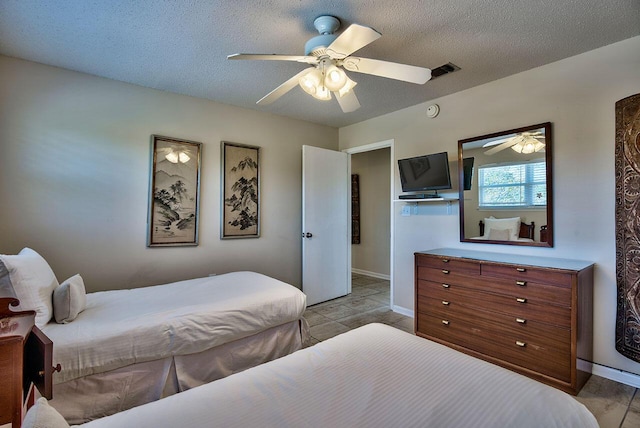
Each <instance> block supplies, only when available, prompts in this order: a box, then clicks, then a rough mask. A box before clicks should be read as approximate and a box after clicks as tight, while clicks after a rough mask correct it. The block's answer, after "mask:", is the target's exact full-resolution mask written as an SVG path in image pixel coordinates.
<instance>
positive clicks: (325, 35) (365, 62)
mask: <svg viewBox="0 0 640 428" xmlns="http://www.w3.org/2000/svg"><path fill="white" fill-rule="evenodd" d="M313 25H314V26H315V27H316V29H317V30H318V32H319V33H320V35H319V36H315V37H313V38H311V39H310V40H308V41H307V43H306V44H305V54H304V55H277V54H241V53H239V54H234V55H229V56H228V57H227V58H228V59H251V60H270V61H295V62H301V63H306V64H309V65H311V67H307V68H305V69H304V70H302V71H301V72H299V73H297V74H296V75H295V76H293V77H291V78H290V79H289V80H287V81H286V82H284V83H283V84H281V85H280V86H278V87H277V88H276V89H274V90H273V91H271V92H269V93H268V94H267V95H265V96H264V97H263V98H261V99H260V100H258V102H257V103H256V104H270V103H272V102H274V101H275V100H277V99H278V98H280V97H281V96H283V95H284V94H286V93H287V92H289V91H290V90H291V89H293V88H294V87H295V86H296V85H300V87H301V88H302V89H303V90H304V91H305V92H306V93H308V94H309V95H311V96H313V97H314V98H317V99H319V100H330V99H331V93H333V95H334V96H335V97H336V100H337V101H338V104H340V108H341V109H342V111H343V112H345V113H348V112H352V111H354V110H357V109H358V108H360V102H359V101H358V98H357V97H356V95H355V93H354V92H353V87H354V86H355V85H356V82H354V81H353V80H351V79H350V78H349V76H347V74H346V73H345V72H344V70H343V68H344V69H346V70H348V71H353V72H356V73H363V74H371V75H374V76H380V77H386V78H389V79H396V80H402V81H405V82H411V83H417V84H419V85H422V84H424V83H426V82H427V81H428V80H429V79H430V78H431V70H430V69H428V68H423V67H416V66H413V65H406V64H399V63H395V62H388V61H380V60H377V59H369V58H360V57H355V56H351V54H352V53H354V52H355V51H357V50H359V49H361V48H363V47H364V46H366V45H368V44H369V43H372V42H373V41H375V40H377V39H378V38H379V37H380V36H381V34H380V33H378V32H377V31H376V30H374V29H373V28H370V27H365V26H363V25H359V24H351V25H350V26H349V27H347V29H346V30H344V31H343V32H342V33H341V34H340V35H337V34H335V32H336V31H337V30H338V28H340V21H339V20H338V18H336V17H333V16H327V15H323V16H320V17H318V18H316V19H315V20H314V21H313Z"/></svg>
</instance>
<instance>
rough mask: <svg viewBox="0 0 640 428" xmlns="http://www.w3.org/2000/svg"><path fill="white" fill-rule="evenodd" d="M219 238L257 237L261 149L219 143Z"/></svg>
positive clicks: (230, 143) (258, 233) (258, 229)
mask: <svg viewBox="0 0 640 428" xmlns="http://www.w3.org/2000/svg"><path fill="white" fill-rule="evenodd" d="M220 150H221V155H220V159H221V163H222V167H221V174H222V177H221V180H220V182H221V187H222V189H221V192H220V194H221V199H222V200H221V203H220V209H221V215H220V219H221V220H220V239H238V238H259V237H260V147H258V146H249V145H246V144H238V143H232V142H228V141H222V142H221V144H220Z"/></svg>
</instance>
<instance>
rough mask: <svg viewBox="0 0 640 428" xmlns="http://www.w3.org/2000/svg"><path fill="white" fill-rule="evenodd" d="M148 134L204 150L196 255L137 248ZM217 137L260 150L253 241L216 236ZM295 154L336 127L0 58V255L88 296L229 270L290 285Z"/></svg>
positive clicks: (329, 144)
mask: <svg viewBox="0 0 640 428" xmlns="http://www.w3.org/2000/svg"><path fill="white" fill-rule="evenodd" d="M212 78H213V77H212ZM151 134H160V135H166V136H171V137H176V138H184V139H188V140H193V141H199V142H202V143H203V151H202V170H201V171H202V175H201V200H200V202H201V207H200V245H199V246H197V247H179V248H147V247H146V230H147V226H146V219H147V203H148V191H149V168H150V165H149V162H150V135H151ZM220 141H232V142H237V143H243V144H250V145H256V146H260V147H261V148H262V151H261V191H262V194H261V203H262V212H261V222H262V223H261V237H260V238H259V239H239V240H224V241H221V240H220V239H219V236H220V235H219V230H220V215H219V213H220ZM303 144H307V145H312V146H318V147H324V148H329V149H337V146H338V130H337V129H335V128H330V127H325V126H319V125H314V124H311V123H307V122H302V121H298V120H291V119H286V118H283V117H279V116H273V115H268V114H264V113H260V112H257V111H251V110H244V109H240V108H236V107H231V106H226V105H222V104H218V103H214V102H211V101H206V100H203V99H197V98H192V97H186V96H181V95H176V94H172V93H167V92H161V91H157V90H152V89H147V88H142V87H139V86H134V85H129V84H125V83H121V82H117V81H113V80H108V79H103V78H98V77H94V76H90V75H86V74H82V73H76V72H71V71H67V70H62V69H59V68H54V67H49V66H44V65H40V64H36V63H32V62H27V61H21V60H17V59H13V58H8V57H2V56H0V147H1V149H2V151H1V153H0V201H2V202H1V205H0V253H5V254H14V253H16V252H17V251H19V250H20V249H21V248H22V247H24V246H29V247H32V248H33V249H35V250H36V251H38V252H40V253H41V254H42V255H43V256H44V257H45V258H46V259H47V260H48V261H49V262H50V264H51V265H52V268H53V269H54V271H55V273H56V275H57V276H58V279H59V280H60V281H62V280H64V279H66V278H68V277H70V276H71V275H73V274H75V273H80V274H81V275H82V276H83V278H84V279H85V283H86V285H87V288H88V290H89V291H97V290H103V289H113V288H128V287H137V286H143V285H151V284H157V283H162V282H169V281H174V280H179V279H186V278H193V277H197V276H203V275H207V274H209V273H214V272H215V273H222V272H227V271H232V270H240V269H247V270H255V271H258V272H262V273H265V274H267V275H271V276H274V277H276V278H278V279H281V280H284V281H287V282H289V283H292V284H294V285H297V286H299V285H300V281H301V241H300V231H301V170H302V164H301V157H302V148H301V147H302V145H303ZM274 249H277V251H274Z"/></svg>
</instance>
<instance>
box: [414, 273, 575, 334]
mask: <svg viewBox="0 0 640 428" xmlns="http://www.w3.org/2000/svg"><path fill="white" fill-rule="evenodd" d="M417 295H418V299H419V298H420V296H424V297H431V298H435V299H440V300H446V301H449V302H456V303H457V304H460V305H462V306H465V307H467V308H469V309H471V310H485V311H490V312H495V313H499V314H504V315H508V316H510V317H514V318H524V319H529V320H535V321H540V322H543V323H547V324H553V325H556V326H559V327H563V328H570V327H571V308H570V307H565V306H557V305H550V304H548V303H547V302H541V301H539V300H536V299H534V298H531V299H530V298H527V297H513V296H509V295H500V294H492V293H486V292H479V291H477V290H473V289H471V288H467V287H465V286H461V285H457V284H455V283H451V284H449V283H439V282H432V281H422V280H420V281H418V292H417ZM523 296H524V294H523ZM417 303H418V305H420V300H418V302H417Z"/></svg>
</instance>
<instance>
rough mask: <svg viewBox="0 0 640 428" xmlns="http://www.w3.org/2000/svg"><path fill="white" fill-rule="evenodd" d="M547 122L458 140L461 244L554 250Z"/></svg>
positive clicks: (551, 183)
mask: <svg viewBox="0 0 640 428" xmlns="http://www.w3.org/2000/svg"><path fill="white" fill-rule="evenodd" d="M551 140H552V135H551V123H550V122H546V123H541V124H537V125H531V126H525V127H522V128H517V129H510V130H507V131H501V132H495V133H493V134H488V135H481V136H479V137H473V138H467V139H464V140H460V141H458V167H459V168H458V171H459V183H460V204H459V206H460V241H461V242H474V243H482V244H502V245H525V246H535V247H553V180H552V169H553V168H552V165H553V164H552V151H551V150H552V141H551Z"/></svg>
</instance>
